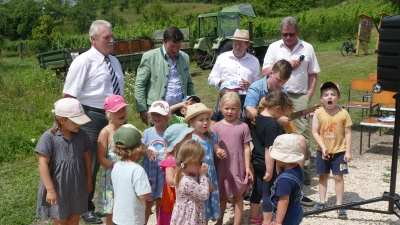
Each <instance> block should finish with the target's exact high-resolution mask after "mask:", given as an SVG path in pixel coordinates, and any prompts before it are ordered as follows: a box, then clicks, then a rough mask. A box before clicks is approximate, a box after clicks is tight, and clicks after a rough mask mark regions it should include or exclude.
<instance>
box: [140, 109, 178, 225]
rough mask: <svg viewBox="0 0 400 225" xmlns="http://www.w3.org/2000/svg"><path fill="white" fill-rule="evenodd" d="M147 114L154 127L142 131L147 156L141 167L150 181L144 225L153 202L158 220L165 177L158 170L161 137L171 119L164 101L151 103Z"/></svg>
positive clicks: (161, 144) (162, 154) (163, 144)
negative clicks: (149, 193)
mask: <svg viewBox="0 0 400 225" xmlns="http://www.w3.org/2000/svg"><path fill="white" fill-rule="evenodd" d="M148 114H149V117H150V121H151V122H152V123H153V124H154V126H152V127H150V128H148V129H146V130H145V131H144V138H143V139H142V142H143V143H144V144H145V145H146V146H147V149H148V150H149V151H148V154H147V156H145V157H144V159H143V163H142V166H143V168H144V170H145V171H146V173H147V176H148V177H149V178H150V180H151V181H152V186H151V196H150V198H149V199H147V202H146V223H147V221H148V220H149V217H150V214H151V207H152V206H153V204H154V201H155V202H156V217H157V218H158V212H159V210H160V205H161V194H162V189H163V185H164V177H165V175H164V173H162V172H161V170H160V166H159V162H160V159H162V158H163V156H164V152H163V150H164V149H165V147H166V144H165V141H164V140H163V135H164V132H165V130H166V129H167V126H168V122H169V121H171V119H172V115H171V114H170V110H169V104H168V103H167V102H164V101H155V102H153V104H151V107H150V108H149V111H148Z"/></svg>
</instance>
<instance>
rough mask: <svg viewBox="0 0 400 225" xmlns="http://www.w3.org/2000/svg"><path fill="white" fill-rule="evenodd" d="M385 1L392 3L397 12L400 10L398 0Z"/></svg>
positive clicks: (399, 1)
mask: <svg viewBox="0 0 400 225" xmlns="http://www.w3.org/2000/svg"><path fill="white" fill-rule="evenodd" d="M386 1H387V2H390V3H391V4H392V6H393V8H395V9H396V10H397V13H399V12H400V0H386Z"/></svg>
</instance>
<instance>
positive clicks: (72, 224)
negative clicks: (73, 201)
mask: <svg viewBox="0 0 400 225" xmlns="http://www.w3.org/2000/svg"><path fill="white" fill-rule="evenodd" d="M67 221H68V225H79V215H77V216H70V217H69V218H68V220H67Z"/></svg>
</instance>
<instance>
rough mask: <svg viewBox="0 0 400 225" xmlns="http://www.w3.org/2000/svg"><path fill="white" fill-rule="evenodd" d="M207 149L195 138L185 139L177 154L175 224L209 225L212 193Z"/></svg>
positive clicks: (173, 212) (172, 223)
mask: <svg viewBox="0 0 400 225" xmlns="http://www.w3.org/2000/svg"><path fill="white" fill-rule="evenodd" d="M204 156H205V151H204V148H203V146H202V145H201V144H200V143H199V142H197V141H195V140H188V141H185V142H184V143H183V144H182V146H181V147H180V148H179V152H178V153H177V155H176V168H177V172H176V176H175V186H176V202H175V205H174V210H173V211H172V218H171V225H175V224H177V225H183V224H190V225H200V224H201V225H204V224H206V217H205V213H206V212H205V206H204V201H205V200H206V199H208V197H209V195H210V189H209V186H208V178H207V176H206V174H207V171H208V165H207V164H206V163H204V162H203V159H204Z"/></svg>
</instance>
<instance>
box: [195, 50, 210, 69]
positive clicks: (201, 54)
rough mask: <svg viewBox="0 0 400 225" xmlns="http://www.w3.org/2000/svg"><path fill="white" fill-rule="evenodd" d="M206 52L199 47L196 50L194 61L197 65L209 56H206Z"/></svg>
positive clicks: (201, 63)
mask: <svg viewBox="0 0 400 225" xmlns="http://www.w3.org/2000/svg"><path fill="white" fill-rule="evenodd" d="M207 54H208V53H207V52H206V51H202V50H200V49H197V50H196V62H197V65H198V66H201V65H203V64H204V63H205V62H206V60H207V58H209V57H207Z"/></svg>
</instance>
